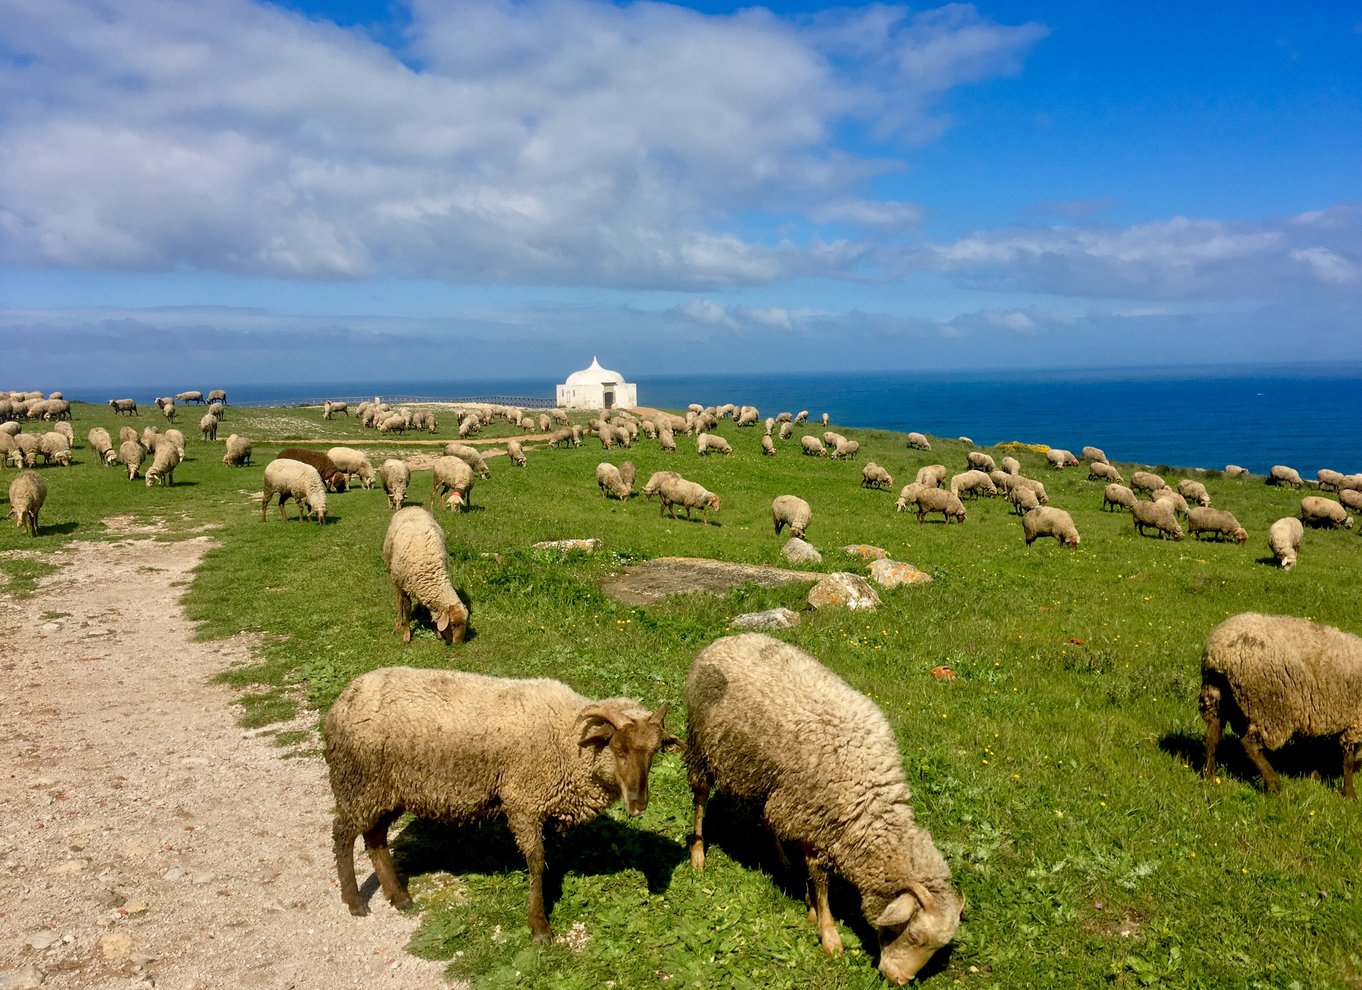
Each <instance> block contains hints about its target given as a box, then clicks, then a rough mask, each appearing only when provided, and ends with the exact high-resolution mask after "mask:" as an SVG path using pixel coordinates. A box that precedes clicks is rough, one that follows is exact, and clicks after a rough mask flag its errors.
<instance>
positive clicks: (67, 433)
mask: <svg viewBox="0 0 1362 990" xmlns="http://www.w3.org/2000/svg"><path fill="white" fill-rule="evenodd" d="M52 432H53V433H60V434H61V435H62V436H64V437H66V446H68V447H74V446H75V445H76V431H75V430H74V429H73V428H72V426H71V423H70V422H69V421H68V420H64V419H63V420H58V421H57V422H56V423H53V424H52Z"/></svg>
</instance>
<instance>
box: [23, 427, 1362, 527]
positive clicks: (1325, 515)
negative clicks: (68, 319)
mask: <svg viewBox="0 0 1362 990" xmlns="http://www.w3.org/2000/svg"><path fill="white" fill-rule="evenodd" d="M49 435H50V434H49ZM1301 522H1303V523H1305V524H1306V525H1308V526H1324V527H1333V526H1342V527H1343V528H1344V529H1352V528H1353V517H1352V516H1350V515H1348V510H1347V509H1345V508H1344V507H1343V505H1342V504H1341V503H1339V502H1335V501H1334V500H1333V499H1331V498H1323V497H1321V496H1319V495H1307V496H1305V498H1303V499H1301Z"/></svg>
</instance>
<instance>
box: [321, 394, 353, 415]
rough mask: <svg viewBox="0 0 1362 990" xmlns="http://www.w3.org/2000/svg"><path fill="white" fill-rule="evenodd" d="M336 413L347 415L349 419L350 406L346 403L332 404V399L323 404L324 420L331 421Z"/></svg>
mask: <svg viewBox="0 0 1362 990" xmlns="http://www.w3.org/2000/svg"><path fill="white" fill-rule="evenodd" d="M336 413H345V415H346V417H349V415H350V408H349V404H348V403H345V402H332V401H331V400H330V399H327V400H326V401H325V402H323V403H322V419H330V418H331V417H332V416H334V415H336Z"/></svg>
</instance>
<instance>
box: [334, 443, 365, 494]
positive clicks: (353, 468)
mask: <svg viewBox="0 0 1362 990" xmlns="http://www.w3.org/2000/svg"><path fill="white" fill-rule="evenodd" d="M326 456H327V457H329V458H331V463H332V464H334V465H336V469H337V470H339V471H344V472H345V483H346V485H347V486H348V485H349V483H350V481H351V479H352V478H353V477H354V476H355V475H358V476H359V483H360V485H361V486H362V487H363V488H364V489H365V490H366V491H367V490H368V489H370V488H373V487H374V466H373V465H372V464H370V463H369V456H368V455H367V454H365V453H364V451H362V450H356V449H355V448H354V447H332V448H331V449H330V450H328V451H327V452H326Z"/></svg>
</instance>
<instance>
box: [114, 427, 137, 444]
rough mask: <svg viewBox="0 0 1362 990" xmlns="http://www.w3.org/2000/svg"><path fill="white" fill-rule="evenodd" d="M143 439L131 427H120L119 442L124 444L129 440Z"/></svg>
mask: <svg viewBox="0 0 1362 990" xmlns="http://www.w3.org/2000/svg"><path fill="white" fill-rule="evenodd" d="M140 439H141V437H140V436H139V435H138V433H137V431H136V430H134V429H133V428H132V427H131V426H120V427H119V428H118V442H119V443H124V442H125V441H128V440H140Z"/></svg>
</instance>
